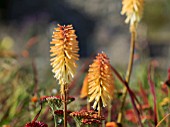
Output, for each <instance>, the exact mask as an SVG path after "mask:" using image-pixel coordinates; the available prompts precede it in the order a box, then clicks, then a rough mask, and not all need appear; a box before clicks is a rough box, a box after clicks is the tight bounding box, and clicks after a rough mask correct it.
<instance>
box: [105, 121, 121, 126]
mask: <svg viewBox="0 0 170 127" xmlns="http://www.w3.org/2000/svg"><path fill="white" fill-rule="evenodd" d="M106 127H119V126H118V125H117V124H116V123H115V122H107V123H106Z"/></svg>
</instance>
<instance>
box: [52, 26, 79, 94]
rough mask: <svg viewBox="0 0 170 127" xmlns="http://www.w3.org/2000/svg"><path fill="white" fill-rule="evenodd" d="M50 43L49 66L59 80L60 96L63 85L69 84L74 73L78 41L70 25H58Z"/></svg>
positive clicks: (77, 56)
mask: <svg viewBox="0 0 170 127" xmlns="http://www.w3.org/2000/svg"><path fill="white" fill-rule="evenodd" d="M52 37H53V39H52V41H51V44H52V46H51V50H50V52H51V57H52V58H51V60H50V61H51V66H52V67H53V70H52V72H53V73H54V74H55V75H54V77H55V78H56V79H57V80H59V84H60V85H61V94H63V88H64V85H65V84H69V83H70V82H71V81H72V79H73V77H74V75H75V72H76V68H77V64H76V61H77V60H78V59H79V55H78V51H79V47H78V41H77V40H76V39H77V36H76V34H75V30H73V26H72V25H67V26H65V25H64V26H61V25H58V27H57V28H55V31H54V32H53V36H52Z"/></svg>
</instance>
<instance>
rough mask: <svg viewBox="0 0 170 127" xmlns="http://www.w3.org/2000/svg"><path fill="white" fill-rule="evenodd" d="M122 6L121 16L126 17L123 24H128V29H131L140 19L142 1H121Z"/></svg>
mask: <svg viewBox="0 0 170 127" xmlns="http://www.w3.org/2000/svg"><path fill="white" fill-rule="evenodd" d="M122 5H123V7H122V11H121V14H122V15H124V14H126V16H127V18H126V20H125V23H130V29H133V28H132V27H136V25H137V24H138V22H139V21H140V20H141V18H142V14H143V8H144V0H123V1H122Z"/></svg>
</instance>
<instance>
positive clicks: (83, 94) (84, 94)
mask: <svg viewBox="0 0 170 127" xmlns="http://www.w3.org/2000/svg"><path fill="white" fill-rule="evenodd" d="M87 95H88V75H86V76H85V78H84V82H83V86H82V89H81V93H80V98H85V97H87Z"/></svg>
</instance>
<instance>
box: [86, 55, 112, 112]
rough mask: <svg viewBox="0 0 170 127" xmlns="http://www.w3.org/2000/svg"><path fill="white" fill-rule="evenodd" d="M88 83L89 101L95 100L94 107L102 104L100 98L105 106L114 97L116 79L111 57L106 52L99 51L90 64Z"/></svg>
mask: <svg viewBox="0 0 170 127" xmlns="http://www.w3.org/2000/svg"><path fill="white" fill-rule="evenodd" d="M88 84H89V90H88V94H89V97H90V98H89V102H92V101H94V104H93V108H94V109H96V107H97V106H99V105H100V104H99V103H100V100H101V102H102V106H103V107H105V106H107V104H109V103H110V101H111V100H112V99H113V90H114V80H113V75H112V71H111V65H110V62H109V58H108V57H107V55H106V54H105V53H103V52H102V53H99V54H98V55H97V56H96V59H95V60H94V62H93V63H92V64H91V65H90V68H89V73H88ZM98 108H99V107H98Z"/></svg>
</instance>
